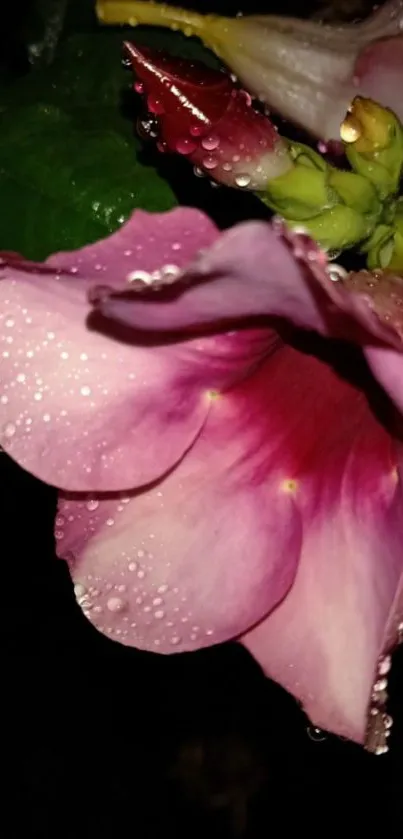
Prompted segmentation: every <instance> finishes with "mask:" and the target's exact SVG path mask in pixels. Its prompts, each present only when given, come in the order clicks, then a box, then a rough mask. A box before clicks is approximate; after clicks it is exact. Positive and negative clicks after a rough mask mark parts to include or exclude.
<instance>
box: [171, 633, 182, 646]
mask: <svg viewBox="0 0 403 839" xmlns="http://www.w3.org/2000/svg"><path fill="white" fill-rule="evenodd" d="M181 640H182V639H181V637H180V636H179V635H172V638H171V639H170V643H171V644H173V646H174V647H176V646H177V645H178V644H180V642H181Z"/></svg>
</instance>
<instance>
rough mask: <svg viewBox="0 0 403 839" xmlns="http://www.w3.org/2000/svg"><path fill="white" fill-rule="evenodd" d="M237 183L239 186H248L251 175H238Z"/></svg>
mask: <svg viewBox="0 0 403 839" xmlns="http://www.w3.org/2000/svg"><path fill="white" fill-rule="evenodd" d="M235 183H236V185H237V186H240V187H246V186H249V184H250V176H249V175H246V174H245V175H237V176H236V178H235Z"/></svg>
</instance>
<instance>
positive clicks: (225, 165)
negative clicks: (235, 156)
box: [222, 163, 232, 172]
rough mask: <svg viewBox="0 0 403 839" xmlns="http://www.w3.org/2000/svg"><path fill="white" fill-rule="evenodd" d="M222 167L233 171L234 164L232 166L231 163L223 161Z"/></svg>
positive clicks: (225, 170) (227, 170)
mask: <svg viewBox="0 0 403 839" xmlns="http://www.w3.org/2000/svg"><path fill="white" fill-rule="evenodd" d="M222 168H223V169H224V172H231V171H232V166H231V164H230V163H223V166H222Z"/></svg>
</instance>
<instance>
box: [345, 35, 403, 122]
mask: <svg viewBox="0 0 403 839" xmlns="http://www.w3.org/2000/svg"><path fill="white" fill-rule="evenodd" d="M354 72H355V80H356V87H357V88H359V92H360V93H361V94H362V95H363V96H367V97H368V98H370V99H373V100H374V101H375V102H380V103H381V104H382V105H384V106H385V107H387V108H391V110H392V111H394V112H395V113H396V114H397V115H398V116H399V118H400V119H403V105H402V95H401V88H402V79H403V35H397V36H396V37H394V38H384V39H382V40H379V41H374V42H373V43H371V44H369V45H368V46H367V47H366V48H365V49H364V50H363V51H362V52H361V54H360V55H359V57H358V60H357V63H356V65H355V71H354Z"/></svg>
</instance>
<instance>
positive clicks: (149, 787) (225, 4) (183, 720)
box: [0, 0, 403, 839]
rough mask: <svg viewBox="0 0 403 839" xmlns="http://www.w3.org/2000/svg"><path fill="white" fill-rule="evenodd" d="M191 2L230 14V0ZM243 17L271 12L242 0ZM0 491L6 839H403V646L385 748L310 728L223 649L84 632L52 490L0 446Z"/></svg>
mask: <svg viewBox="0 0 403 839" xmlns="http://www.w3.org/2000/svg"><path fill="white" fill-rule="evenodd" d="M47 5H51V3H50V4H49V3H48V4H47V3H46V0H44V1H43V4H42V6H41V8H42V9H45V13H43V14H42V18H43V20H45V21H46V6H47ZM74 5H76V11H77V8H78V7H77V4H75V0H72V3H71V4H70V7H73V6H74ZM280 6H281V8H279V4H277V8H276V6H275V4H274V5H272V6H271V7H270V11H275V12H279V11H281V12H285V11H289V12H293V13H297V14H298V13H300V14H301V15H302V14H305V15H307V14H308V13H315V12H317V11H318V9H319V3H317V4H314V3H311V4H310V6H309V7H308V6H307V5H306V4H304V6H303V11H302V10H301V3H299V2H298V0H295V2H294V3H292V4H291V3H289V4H287V9H286V7H285V6H286V4H283V3H282V4H280ZM335 6H336V4H333V5H332V4H329V5H328V6H327V7H326V9H325V14H326V16H327V17H328V18H331V17H332V16H335V14H339V15H341V14H342V15H344V16H348V15H350V17H354V16H356V15H357V14H358V13H359V7H358V4H356V5H355V6H352V4H351V3H348V2H347V0H346V2H343V3H342V2H338V6H337V8H336V12H335ZM199 7H202V8H203V9H205V10H206V11H210V10H212V9H214V11H221V12H226V13H235V12H236V11H238V7H237V6H236V7H235V6H234V3H233V2H231V0H225V1H224V0H220V3H218V4H214V5H213V3H212V2H211V3H210V4H204V3H199ZM80 8H81V7H80ZM80 8H79V11H80ZM360 8H361V9H362V4H361V7H360ZM81 11H82V14H83V19H85V16H86V15H87V14H88V12H87V11H86V10H85V8H84V6H83V7H82V10H81ZM81 11H80V14H81ZM248 11H260V12H264V11H269V9H268V8H267V6H265V5H263V4H262V2H261V3H260V5H259V1H258V0H253V3H251V4H248ZM322 12H323V9H322ZM69 13H71V8H70V10H69ZM2 15H3V12H2ZM90 17H91V16H90V15H89V18H88V19H89V20H90ZM2 24H3V26H2V35H1V38H2V40H3V49H2V51H1V63H2V67H3V70H6V72H7V73H8V74H10V75H15V74H16V73H17V74H24V73H26V72H32V69H31V67H30V64H29V61H28V59H27V55H28V53H27V43H29V41H30V38H32V37H34V38H39V39H40V36H41V15H39V16H38V14H37V8H34V4H33V3H32V2H29V0H24V1H23V2H22V0H20V2H19V4H18V6H17V4H16V3H15V4H14V5H13V6H11V7H9V8H8V10H7V12H6V13H5V18H3V20H2ZM32 32H34V36H32V34H31V33H32ZM229 200H230V199H229ZM229 211H230V207H228V212H229ZM0 487H1V496H2V503H1V512H2V516H1V528H2V551H1V562H2V567H3V574H2V577H1V583H2V586H1V592H2V606H3V608H2V610H1V616H2V626H1V638H2V639H4V644H3V645H2V647H3V649H2V654H1V664H2V668H1V669H2V679H1V684H2V696H3V700H4V702H3V703H2V706H3V707H2V711H1V731H2V734H1V737H2V748H1V758H2V762H3V776H4V780H3V790H2V791H3V796H2V799H3V804H2V807H1V811H0V812H1V814H2V825H1V826H2V828H3V829H2V835H3V836H4V837H5V839H14V837H20V836H21V837H22V836H24V837H27V839H42V838H43V839H50V837H52V839H67V837H68V839H73V837H81V836H87V837H91V839H92V837H98V836H110V837H113V839H121V837H126V836H130V837H133V839H135V837H136V839H137V837H139V839H143V837H160V836H162V835H165V834H167V835H170V836H172V837H176V836H182V835H183V836H185V835H186V836H189V837H190V839H193V837H195V839H196V837H199V836H200V837H208V836H209V835H213V836H220V837H222V839H225V838H226V837H260V836H262V837H263V836H264V837H266V836H268V835H269V833H271V832H273V831H276V833H277V832H279V831H280V830H281V831H282V832H284V831H285V833H286V835H287V833H288V832H291V830H294V829H295V828H296V829H297V830H300V829H301V827H303V828H304V829H307V828H308V829H311V828H320V829H321V830H326V831H327V830H328V829H329V826H331V825H332V823H333V822H334V819H335V818H336V817H337V816H339V817H340V816H341V818H342V819H343V821H345V820H347V819H349V821H348V822H347V821H345V823H346V824H347V834H348V830H350V832H352V830H353V827H352V824H353V823H352V822H351V816H352V815H353V816H354V819H358V818H360V820H361V818H363V817H364V816H365V814H367V813H368V812H370V813H372V812H375V813H376V812H377V811H380V814H381V817H382V823H383V828H382V829H383V831H384V832H388V833H395V834H396V835H397V836H401V835H402V822H401V817H400V814H399V810H401V807H399V800H400V797H401V789H402V781H403V707H402V706H403V648H401V649H400V651H398V652H397V653H396V655H395V661H394V667H393V671H392V676H391V679H390V713H391V714H392V716H393V718H394V726H393V731H392V737H391V740H390V746H391V748H390V752H389V754H388V755H386V756H381V757H374V756H372V755H368V754H367V753H365V752H364V751H363V750H362V749H360V748H358V747H356V746H354V745H352V744H350V743H347V742H344V741H341V740H339V739H337V738H334V737H331V736H326V737H324V736H323V735H322V736H320V737H318V736H317V735H315V732H314V731H313V730H312V729H311V728H309V726H308V723H307V720H306V718H305V716H304V715H303V713H302V712H301V711H300V709H299V708H298V706H297V705H296V703H295V702H294V701H293V700H292V699H291V698H290V697H289V696H288V695H287V694H285V692H284V691H282V690H281V689H280V688H278V687H277V686H276V685H273V684H271V683H270V682H269V681H268V680H266V679H265V678H264V677H263V675H262V673H261V671H260V669H259V667H258V666H257V665H256V664H255V663H254V661H253V660H252V659H251V658H250V657H249V655H248V654H247V653H246V652H245V651H244V650H243V649H241V648H240V647H238V646H237V645H235V644H227V645H223V646H222V647H218V648H213V649H211V650H209V651H206V652H202V653H194V654H192V655H190V656H188V655H182V656H171V657H169V658H165V657H159V656H156V655H152V654H145V653H140V652H137V651H135V650H130V649H127V648H124V647H123V646H120V645H118V644H116V643H114V642H112V641H110V640H109V639H107V638H104V637H103V636H101V635H99V634H98V633H97V632H95V630H94V629H92V627H91V626H90V624H89V623H88V622H87V621H86V620H85V618H84V617H83V616H82V615H81V612H80V610H79V608H78V607H77V606H76V604H75V601H74V596H73V591H72V585H71V582H70V579H69V576H68V573H67V569H66V568H65V566H64V564H63V563H61V562H59V561H57V560H56V559H55V557H54V545H53V517H54V510H55V494H54V492H53V490H51V489H49V488H48V487H45V486H43V485H41V484H40V483H39V482H38V481H35V480H34V479H33V478H31V477H30V476H28V475H26V474H25V473H24V472H23V471H22V470H20V469H19V468H17V467H16V466H15V465H14V464H13V463H12V462H11V461H10V460H9V459H8V458H7V457H6V455H5V454H0ZM392 822H393V826H392ZM348 825H350V827H348Z"/></svg>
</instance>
